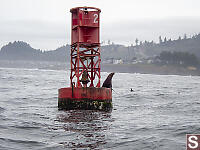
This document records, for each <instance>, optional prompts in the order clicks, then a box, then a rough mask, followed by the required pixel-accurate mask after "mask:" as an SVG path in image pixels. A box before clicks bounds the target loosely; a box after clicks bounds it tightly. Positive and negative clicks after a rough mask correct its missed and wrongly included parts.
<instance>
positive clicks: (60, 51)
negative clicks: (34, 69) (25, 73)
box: [0, 41, 70, 61]
mask: <svg viewBox="0 0 200 150" xmlns="http://www.w3.org/2000/svg"><path fill="white" fill-rule="evenodd" d="M67 50H70V45H65V46H62V47H59V48H57V49H56V50H51V51H42V50H40V49H34V48H32V47H31V46H30V45H29V44H27V43H25V42H22V41H17V42H16V41H15V42H13V43H11V42H10V43H8V44H7V45H5V46H3V47H2V48H1V51H0V60H31V61H66V60H67V59H69V55H70V52H67Z"/></svg>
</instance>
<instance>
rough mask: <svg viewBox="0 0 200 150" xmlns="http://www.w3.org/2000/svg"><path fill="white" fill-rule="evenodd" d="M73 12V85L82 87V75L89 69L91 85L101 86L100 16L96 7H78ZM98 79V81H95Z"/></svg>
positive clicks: (71, 79) (71, 77) (71, 78)
mask: <svg viewBox="0 0 200 150" xmlns="http://www.w3.org/2000/svg"><path fill="white" fill-rule="evenodd" d="M70 12H71V13H72V32H71V76H70V81H71V86H72V85H73V83H76V84H75V85H74V86H75V87H82V86H83V85H82V84H81V82H80V77H81V76H82V74H83V72H84V71H87V73H88V78H89V80H90V85H89V87H100V78H101V75H100V62H101V59H100V42H99V21H100V19H99V17H100V12H101V10H100V9H98V8H95V7H76V8H72V9H71V10H70ZM95 81H96V83H95Z"/></svg>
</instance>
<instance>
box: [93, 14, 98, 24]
mask: <svg viewBox="0 0 200 150" xmlns="http://www.w3.org/2000/svg"><path fill="white" fill-rule="evenodd" d="M97 18H98V14H94V23H98V20H97Z"/></svg>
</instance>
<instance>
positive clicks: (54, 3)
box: [0, 0, 200, 50]
mask: <svg viewBox="0 0 200 150" xmlns="http://www.w3.org/2000/svg"><path fill="white" fill-rule="evenodd" d="M78 6H93V7H98V8H100V9H101V10H102V12H101V41H102V40H108V39H110V40H111V41H113V42H114V43H118V44H126V45H130V44H135V42H134V41H135V39H136V38H138V39H139V40H141V41H144V40H154V41H158V36H160V35H161V36H163V37H165V36H166V37H167V38H172V39H177V38H178V36H179V35H180V36H183V35H184V34H185V33H186V34H187V35H188V36H190V35H194V34H195V33H199V32H200V9H199V6H200V0H0V47H2V46H3V45H5V44H7V43H8V42H10V41H11V42H13V41H15V40H21V41H25V42H28V43H29V44H30V45H31V46H32V47H34V48H37V49H43V50H51V49H56V48H57V47H59V46H62V45H64V44H66V43H68V44H70V29H71V28H70V27H71V26H70V25H71V13H70V12H69V10H70V8H73V7H78Z"/></svg>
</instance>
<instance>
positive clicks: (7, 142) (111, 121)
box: [0, 68, 200, 150]
mask: <svg viewBox="0 0 200 150" xmlns="http://www.w3.org/2000/svg"><path fill="white" fill-rule="evenodd" d="M106 76H107V73H102V78H103V79H105V77H106ZM68 78H69V72H65V71H49V70H37V69H35V70H34V69H3V68H1V69H0V149H1V150H7V149H8V150H22V149H25V150H26V149H34V150H39V149H56V150H59V149H61V150H62V149H120V150H121V149H124V150H127V149H134V150H137V149H138V150H141V149H142V150H149V149H160V150H165V149H170V150H173V149H174V150H184V149H185V134H186V133H200V115H199V114H200V77H190V76H188V77H184V76H160V75H142V74H123V73H117V74H116V75H115V76H114V78H113V88H114V91H115V92H113V106H114V108H113V110H112V112H100V111H86V110H82V111H81V110H72V111H58V109H57V89H58V88H61V87H64V86H68V85H69V84H68V82H69V80H68ZM130 88H133V90H134V92H130Z"/></svg>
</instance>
